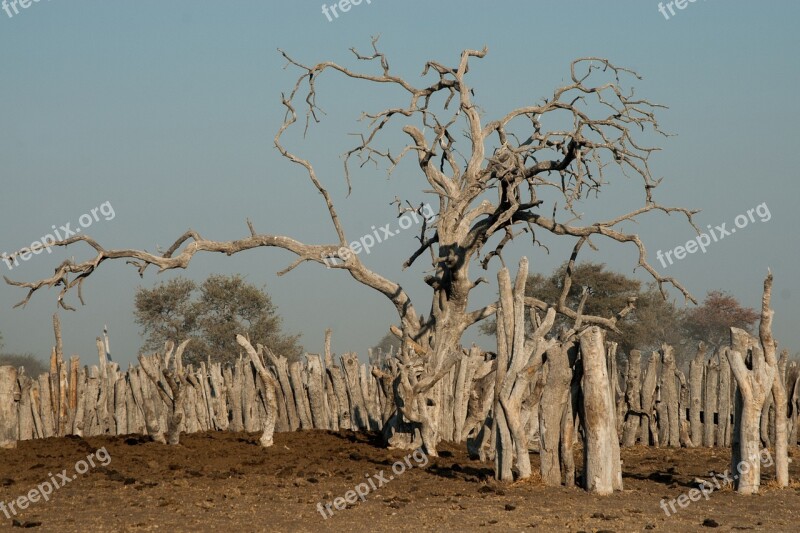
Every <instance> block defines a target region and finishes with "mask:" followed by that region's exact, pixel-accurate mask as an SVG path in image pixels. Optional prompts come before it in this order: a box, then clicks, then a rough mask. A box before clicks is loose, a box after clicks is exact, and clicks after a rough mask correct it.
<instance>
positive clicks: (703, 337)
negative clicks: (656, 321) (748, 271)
mask: <svg viewBox="0 0 800 533" xmlns="http://www.w3.org/2000/svg"><path fill="white" fill-rule="evenodd" d="M758 318H759V314H758V312H756V310H755V309H752V308H750V307H744V306H743V305H742V304H741V303H739V300H737V299H736V298H735V297H734V296H732V295H730V294H728V293H726V292H724V291H708V294H706V297H705V299H704V300H703V303H702V304H701V305H699V306H698V307H695V308H694V309H691V310H689V311H688V312H687V313H686V318H685V321H684V324H685V329H686V332H687V333H688V335H689V337H690V338H692V339H695V340H698V341H704V342H706V343H707V344H709V345H710V346H711V348H712V349H714V350H716V349H717V348H720V347H722V346H725V345H727V344H728V341H729V340H730V328H739V329H742V330H744V331H746V332H748V333H752V329H753V325H754V324H755V323H756V321H757V320H758Z"/></svg>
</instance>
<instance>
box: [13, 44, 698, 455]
mask: <svg viewBox="0 0 800 533" xmlns="http://www.w3.org/2000/svg"><path fill="white" fill-rule="evenodd" d="M376 41H377V40H374V41H373V43H372V51H371V52H370V53H369V54H366V55H364V54H361V53H359V52H358V51H356V50H355V49H354V50H353V52H354V55H355V60H356V62H357V63H358V64H366V65H367V66H374V67H376V68H375V70H374V71H361V70H359V69H356V68H348V67H346V66H342V65H339V64H337V63H333V62H323V63H318V64H315V65H310V66H307V65H304V64H302V63H300V62H299V61H297V60H295V59H294V58H292V57H290V56H289V55H288V54H286V53H285V52H281V53H282V54H283V56H284V57H285V58H286V60H287V62H288V65H289V66H290V67H291V68H294V69H296V70H298V71H299V73H300V74H299V77H298V79H297V81H296V83H295V84H294V86H293V87H292V88H291V90H290V91H289V92H288V93H286V94H284V95H283V96H282V100H281V103H282V105H283V107H284V108H285V110H286V114H285V119H284V122H283V124H282V125H281V127H280V129H279V131H278V133H277V134H276V136H275V139H274V143H275V146H276V148H277V149H278V151H279V153H280V154H281V155H282V156H283V157H284V158H285V159H286V160H287V161H288V162H290V163H292V164H295V165H298V166H299V168H300V169H301V170H302V171H303V173H304V174H306V175H307V177H308V179H309V181H310V184H311V185H312V186H313V189H314V192H315V193H319V197H320V198H321V199H322V201H323V202H324V207H325V209H326V210H327V213H328V215H329V218H330V221H331V224H332V226H333V229H334V231H335V233H336V240H335V242H332V243H329V244H313V245H312V244H306V243H303V242H300V241H298V240H296V239H293V238H291V237H288V236H281V235H273V234H265V233H259V232H257V231H256V229H255V227H254V225H253V224H252V223H250V221H248V229H249V234H247V235H245V236H243V237H242V238H239V239H235V240H229V241H214V240H210V239H207V238H204V237H203V236H202V235H201V234H200V233H199V232H197V231H195V230H192V229H190V230H188V231H186V232H185V233H184V234H183V235H181V236H180V237H178V239H177V240H175V242H174V243H173V244H172V246H170V247H169V248H168V249H167V250H166V251H164V252H163V253H161V252H159V253H150V252H147V251H143V250H136V249H124V248H123V249H109V248H106V247H104V246H103V245H101V244H100V243H99V242H97V241H96V240H95V239H93V238H91V237H90V236H89V235H86V234H83V233H82V234H80V235H75V236H72V237H70V238H68V239H64V240H61V241H57V242H54V243H52V244H51V247H52V246H69V245H73V244H77V243H80V244H85V245H88V246H89V247H91V248H92V249H93V251H94V256H93V257H91V258H89V259H87V260H85V261H82V262H79V261H75V260H72V259H67V260H65V261H63V262H62V263H61V264H60V265H58V267H57V268H56V269H55V272H54V274H53V275H52V276H51V277H49V278H46V279H42V280H39V281H34V282H19V281H12V280H7V282H8V283H10V284H12V285H16V286H18V287H23V288H26V289H28V294H27V296H26V297H25V299H24V300H23V301H22V302H20V305H22V304H24V303H26V302H28V301H29V300H30V298H31V297H32V295H33V294H34V293H35V292H36V291H38V290H39V289H42V288H45V287H55V286H59V285H60V286H61V291H60V294H59V297H58V303H59V305H61V306H62V307H63V308H65V309H72V307H71V306H69V304H68V303H67V301H68V299H67V298H66V296H67V293H69V292H70V291H72V290H73V289H78V296H79V297H80V290H79V289H80V287H81V285H82V283H83V282H84V281H85V280H86V279H87V278H88V277H89V276H91V275H92V274H94V273H95V272H97V271H98V269H100V267H101V265H102V264H103V263H105V262H106V261H109V260H121V261H126V262H127V263H130V264H132V265H134V266H135V267H136V268H137V269H138V272H139V274H140V275H143V274H144V272H145V271H146V269H147V268H148V267H149V266H154V267H156V268H157V269H158V270H159V271H160V272H163V271H167V270H172V269H177V268H181V269H183V268H186V267H188V266H189V264H190V262H191V260H192V259H193V257H194V256H195V254H197V253H200V252H210V253H224V254H227V255H233V254H237V253H240V252H243V251H246V250H251V249H254V248H260V247H276V248H281V249H284V250H287V251H289V252H291V253H293V254H295V255H296V256H297V258H296V260H295V261H294V262H293V263H292V264H291V265H289V266H288V267H287V268H286V269H284V270H283V271H281V272H280V273H279V274H285V273H287V272H289V271H291V270H293V269H294V268H295V267H297V266H298V265H300V264H302V263H304V262H307V261H308V262H315V263H318V264H320V265H326V266H328V267H330V269H331V270H332V271H334V272H336V271H344V272H347V273H349V275H350V276H351V277H352V278H353V279H354V280H355V281H356V282H358V283H361V284H363V285H365V286H367V287H369V288H371V289H374V290H376V291H378V292H380V293H381V294H383V295H384V296H385V297H386V298H387V299H388V300H389V301H390V302H391V304H392V305H393V306H394V307H395V309H396V311H397V313H398V319H399V328H398V330H399V332H400V335H401V337H402V339H403V349H402V350H401V351H400V354H399V355H400V357H399V358H400V359H401V361H400V363H401V364H400V365H399V366H398V368H397V371H398V372H399V373H400V374H402V373H406V375H405V376H402V375H400V374H399V375H397V376H395V377H397V378H399V379H400V382H401V383H402V386H399V387H395V388H394V393H395V394H396V395H397V394H401V393H402V394H404V395H405V397H404V398H399V397H396V398H395V401H394V405H395V409H396V411H395V416H392V417H390V418H389V419H388V421H387V422H386V425H387V426H390V427H389V428H388V429H389V431H385V432H384V433H385V434H393V435H396V434H397V433H398V432H401V431H410V429H409V428H411V427H412V426H413V425H414V424H417V425H418V426H421V433H422V434H424V435H427V437H428V438H427V440H426V442H425V446H426V448H427V451H428V452H429V453H435V447H436V444H437V439H438V437H437V435H438V428H436V427H435V425H436V424H437V423H438V422H437V421H438V420H440V419H441V416H440V410H441V405H439V404H438V403H437V398H438V397H439V396H440V395H441V394H440V393H441V390H440V385H439V383H438V381H439V379H440V378H441V377H443V376H445V375H448V372H449V368H448V365H451V366H452V365H453V364H454V363H455V361H456V360H458V359H460V358H462V357H464V356H465V355H464V353H465V351H464V350H462V348H461V347H460V341H461V337H462V334H463V333H464V331H465V330H466V329H467V328H469V327H471V326H472V325H474V324H476V323H478V322H480V321H481V320H484V319H486V318H488V317H490V316H492V315H493V314H494V313H495V311H496V309H497V307H498V305H497V303H492V304H489V305H487V306H484V307H479V308H477V309H471V308H470V305H469V303H470V298H469V297H470V294H471V292H472V290H473V289H474V288H475V287H476V286H477V285H478V284H479V283H480V282H482V281H485V279H484V278H478V279H474V278H473V277H472V276H471V275H470V270H469V269H470V267H471V266H472V264H473V263H479V264H480V266H481V267H482V268H484V269H488V267H489V263H490V262H491V260H492V259H493V258H495V257H497V258H502V252H503V249H504V247H505V246H506V245H507V244H508V243H509V242H510V241H511V240H512V239H513V238H514V237H515V236H519V235H520V231H515V230H517V229H519V230H521V232H522V233H528V235H529V236H530V237H531V238H532V240H533V243H534V244H540V243H541V241H540V239H541V238H542V235H548V236H553V237H572V238H575V239H577V244H576V246H575V248H574V250H573V255H576V254H577V252H578V251H579V250H580V249H581V247H582V246H583V244H585V243H587V242H589V239H590V238H595V240H597V241H600V240H602V239H604V238H605V239H609V240H611V241H613V242H616V243H630V244H632V245H633V246H635V247H636V250H637V251H638V262H637V264H638V266H640V267H642V268H643V269H644V270H645V271H646V272H648V273H649V274H650V275H651V276H652V277H653V278H654V279H655V281H656V282H657V283H658V285H659V287H660V288H661V290H662V293H663V292H664V291H665V288H664V285H665V284H671V285H673V286H674V287H677V288H678V289H679V290H680V291H681V292H682V293H683V294H684V296H685V297H686V298H688V299H689V300H691V301H694V299H693V298H692V297H691V296H690V295H689V293H688V291H687V290H686V289H685V288H684V287H683V286H682V285H681V284H680V283H679V282H678V281H676V280H674V279H673V278H671V277H664V276H661V275H660V274H659V273H658V272H657V271H656V270H655V269H654V268H653V267H652V266H651V265H650V263H649V262H648V260H647V251H646V249H645V246H644V244H643V242H642V241H641V239H640V238H639V237H638V235H636V234H632V233H626V232H625V231H623V230H622V229H621V228H620V226H621V225H623V224H627V223H630V222H631V221H634V220H636V219H638V218H639V217H641V216H642V215H646V214H651V213H656V212H660V213H666V214H674V213H678V214H681V215H683V216H684V217H686V219H687V220H688V222H689V223H691V224H692V225H693V226H694V224H693V222H692V215H693V214H694V213H695V211H691V210H688V209H684V208H680V207H667V206H662V205H660V204H658V203H657V202H656V201H655V199H654V197H653V191H654V190H655V189H656V187H657V186H658V185H659V182H660V179H655V178H653V176H652V174H651V171H650V167H649V160H650V156H651V154H652V153H653V152H654V151H655V150H657V148H654V147H648V146H645V145H643V144H642V143H641V142H640V141H639V140H637V139H636V137H635V134H636V133H637V132H638V131H646V132H649V131H653V132H655V133H657V134H661V133H663V132H662V131H661V130H660V128H659V125H658V122H657V120H656V116H655V111H656V110H657V109H658V107H660V106H658V105H656V104H652V103H650V102H648V101H647V100H646V99H643V98H641V97H639V96H638V95H634V93H633V90H631V89H629V88H628V87H627V86H626V84H625V83H624V82H623V79H625V78H628V77H633V78H637V77H638V75H637V74H636V73H635V72H632V71H630V70H628V69H625V68H621V67H618V66H616V65H614V64H612V63H611V62H609V61H608V60H606V59H603V58H594V57H589V58H580V59H577V60H575V61H573V62H572V63H571V65H570V71H569V75H568V82H567V84H566V85H564V86H562V87H559V88H557V89H556V90H555V91H554V92H553V94H552V96H550V97H549V98H545V99H543V100H542V101H541V102H540V103H538V104H531V105H526V106H523V107H520V108H517V109H513V110H511V111H509V112H508V113H507V114H505V115H503V116H501V117H499V118H496V119H494V120H485V118H484V116H483V115H482V113H481V111H480V108H479V107H478V105H477V104H476V102H475V101H474V100H473V98H474V96H475V95H474V90H473V89H472V88H471V86H470V83H469V80H468V73H469V71H470V68H474V66H473V65H471V62H473V61H474V60H478V59H481V58H484V57H485V56H486V54H487V50H486V49H483V50H464V51H463V52H462V53H461V55H460V58H459V59H458V61H457V62H456V63H455V64H454V65H445V64H443V63H440V62H437V61H428V62H426V63H425V65H424V68H423V72H422V79H421V81H420V84H419V85H415V84H414V83H412V82H411V81H409V80H406V79H405V78H403V77H400V76H398V75H396V74H395V73H394V72H393V71H392V70H391V68H390V66H389V61H388V59H387V57H386V56H385V55H384V54H383V53H381V52H380V51H379V50H378V48H377V43H376ZM328 74H338V75H341V76H343V77H344V78H345V79H347V80H350V81H353V82H358V83H360V84H363V85H365V86H366V87H367V90H373V91H378V90H379V89H384V88H385V89H387V90H389V91H392V92H391V93H390V94H391V95H397V94H398V93H400V94H403V95H405V97H406V98H407V99H406V100H405V101H404V102H401V103H399V104H398V103H393V105H390V106H389V107H387V108H386V109H383V110H380V111H375V112H366V113H364V115H363V118H364V119H365V123H366V126H365V131H363V132H362V134H361V135H360V136H359V137H357V138H358V139H359V140H358V141H357V144H356V146H354V147H353V148H352V149H351V150H349V151H347V152H346V154H345V157H344V166H345V168H344V174H345V178H346V182H347V186H348V187H349V184H350V177H351V167H353V163H354V161H356V160H358V162H359V163H360V167H359V168H361V167H363V166H364V165H366V164H367V163H376V164H377V163H386V166H387V167H388V169H387V170H388V171H389V172H391V171H392V170H394V169H395V168H396V167H397V165H399V164H400V162H401V161H402V160H403V159H405V158H406V157H407V156H410V157H411V158H413V160H414V161H415V162H416V165H417V166H418V168H419V171H420V172H421V174H422V176H423V177H424V189H425V192H426V193H427V194H432V195H434V201H433V202H432V204H433V205H434V207H433V208H432V209H431V211H432V212H431V213H430V215H431V216H428V214H427V213H423V207H424V206H421V205H420V206H416V204H412V203H411V202H407V203H406V204H401V203H400V202H398V204H397V206H398V209H399V210H400V214H401V215H404V216H415V217H418V220H420V234H419V246H418V247H417V249H416V250H415V251H413V253H411V254H410V256H409V258H408V259H407V260H406V261H405V263H404V264H403V267H404V268H408V267H411V266H412V265H413V264H414V263H416V261H417V260H418V259H419V258H420V257H423V256H425V255H426V254H427V255H429V258H430V262H431V263H430V264H431V267H432V272H431V274H430V275H427V276H425V277H424V282H425V283H426V284H427V285H428V286H429V287H430V290H431V292H432V295H431V305H430V310H429V312H428V314H427V315H426V316H423V315H422V314H420V313H419V312H418V311H417V307H416V306H415V305H414V304H413V303H412V300H411V298H410V296H409V294H408V293H407V292H406V290H405V289H404V288H403V287H401V286H400V285H399V284H398V283H396V282H394V281H392V280H391V279H389V278H387V277H385V276H383V275H381V274H379V273H377V272H375V271H373V270H371V269H370V268H368V267H367V266H366V265H365V264H364V263H363V262H362V259H361V257H362V256H360V255H358V254H357V253H353V251H352V249H351V248H350V243H351V240H350V239H348V238H347V236H346V234H345V231H344V228H343V224H342V222H341V219H340V216H339V213H338V212H337V210H336V208H335V207H334V203H333V200H332V196H331V195H330V194H329V192H328V189H327V188H326V186H324V185H323V180H322V179H321V178H320V177H319V176H318V174H317V172H316V170H315V168H314V166H313V165H312V163H311V162H310V160H308V159H305V158H303V157H301V156H299V155H296V154H295V153H294V152H292V151H290V150H289V148H287V147H286V146H285V144H284V134H285V133H286V132H287V131H289V130H290V129H291V130H294V129H296V128H297V126H296V124H297V123H298V107H303V110H304V111H305V113H304V114H305V121H304V122H305V126H306V127H308V126H310V125H311V123H312V122H316V121H318V120H319V119H320V117H322V115H323V113H322V110H321V109H320V107H318V105H319V102H320V101H321V97H320V95H319V94H318V92H317V87H318V84H317V81H318V80H319V79H320V78H323V77H325V76H327V75H328ZM361 94H362V96H364V95H366V92H362V93H361ZM371 98H372V95H370V99H371ZM364 99H365V100H366V98H364ZM303 110H301V113H302V112H303ZM553 121H555V123H563V124H568V125H569V126H568V127H566V128H565V129H563V130H547V129H545V128H544V127H543V124H545V123H547V124H550V123H553ZM459 129H461V130H463V131H464V136H463V137H460V136H457V135H454V133H455V132H457V131H458V130H459ZM399 132H402V133H403V134H404V137H403V138H404V139H406V140H407V142H406V143H405V144H403V145H402V146H392V145H391V143H392V142H394V140H395V139H397V135H393V133H399ZM384 143H386V144H388V145H384ZM612 169H616V171H617V173H620V174H625V175H627V176H634V177H636V178H638V179H639V180H640V181H641V186H642V188H643V191H644V193H645V194H644V202H643V205H642V206H641V207H638V208H637V209H634V210H633V211H630V212H628V213H623V214H620V215H619V216H616V217H613V218H611V219H607V220H593V221H588V222H587V223H585V224H584V225H579V224H575V223H573V222H574V221H575V220H578V219H580V218H581V216H579V213H578V212H577V209H576V206H577V205H578V204H579V203H580V202H582V201H583V200H585V199H587V198H589V197H596V196H599V194H600V193H601V192H602V191H603V190H605V189H606V188H605V187H604V185H605V184H606V183H608V181H609V180H610V179H611V177H612V173H611V172H610V171H611V170H612ZM545 191H548V192H554V193H555V194H556V195H557V196H558V198H555V197H551V196H550V195H545V194H544V192H545ZM545 197H547V198H548V200H547V202H546V201H545ZM403 205H405V207H403ZM695 228H696V226H695ZM696 229H697V228H696ZM698 231H699V230H698ZM494 236H499V237H500V239H499V240H498V239H495V240H493V241H492V242H496V243H497V245H496V247H494V248H493V249H492V248H489V249H487V243H488V242H489V241H490V240H491V239H492V238H493V237H494ZM590 245H591V246H596V245H597V243H596V242H592V243H590ZM13 255H14V254H12V257H13ZM566 285H567V284H565V286H566ZM566 298H567V292H564V293H563V294H562V295H561V297H560V298H559V301H557V302H543V301H540V300H538V299H535V298H531V297H528V298H526V305H528V306H530V307H535V308H537V309H539V310H540V311H545V310H546V309H547V308H548V307H550V305H551V304H552V305H553V307H554V308H555V311H556V312H557V313H559V314H561V315H564V316H566V317H568V318H571V319H573V320H574V319H575V318H576V316H577V315H576V311H575V310H574V309H571V308H570V307H569V306H568V305H567V304H566ZM628 310H630V309H628ZM614 318H615V317H593V316H586V317H584V322H585V323H586V324H587V325H597V326H601V327H605V328H607V329H611V330H615V329H616V326H615V325H614ZM412 347H419V348H421V350H419V351H417V350H415V349H413V348H412ZM412 422H413V423H412ZM406 445H407V446H413V445H415V443H414V439H411V438H408V439H406Z"/></svg>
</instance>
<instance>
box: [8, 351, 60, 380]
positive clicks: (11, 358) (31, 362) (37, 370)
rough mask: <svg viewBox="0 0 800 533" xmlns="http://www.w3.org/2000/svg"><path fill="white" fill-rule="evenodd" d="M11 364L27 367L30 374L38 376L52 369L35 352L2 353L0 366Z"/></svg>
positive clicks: (26, 369)
mask: <svg viewBox="0 0 800 533" xmlns="http://www.w3.org/2000/svg"><path fill="white" fill-rule="evenodd" d="M6 365H10V366H13V367H15V368H19V367H21V366H22V367H25V373H26V374H28V375H29V376H34V377H35V376H38V375H39V374H44V373H46V372H49V371H50V368H49V367H47V366H45V364H44V362H43V361H42V360H41V359H39V358H38V357H36V356H35V355H33V354H29V353H25V354H15V353H0V366H6Z"/></svg>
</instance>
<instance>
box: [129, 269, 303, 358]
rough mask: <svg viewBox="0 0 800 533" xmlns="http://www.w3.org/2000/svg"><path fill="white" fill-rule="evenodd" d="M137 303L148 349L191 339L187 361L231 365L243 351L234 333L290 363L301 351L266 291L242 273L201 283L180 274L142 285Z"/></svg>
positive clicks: (209, 279) (186, 356)
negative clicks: (271, 351) (219, 362)
mask: <svg viewBox="0 0 800 533" xmlns="http://www.w3.org/2000/svg"><path fill="white" fill-rule="evenodd" d="M135 302H136V303H135V305H136V309H135V311H134V316H135V318H136V323H137V324H139V326H141V328H142V333H144V334H146V335H147V338H146V342H145V344H144V346H142V351H145V352H152V351H157V350H158V349H159V348H160V347H162V346H164V343H165V342H167V341H168V340H171V339H187V338H190V337H191V341H190V342H189V345H188V346H187V347H186V352H185V353H184V356H183V359H184V361H185V362H186V363H187V364H195V363H198V362H200V361H205V360H207V359H210V360H212V361H221V362H223V363H228V362H231V361H235V360H236V358H237V356H238V354H239V352H240V351H241V350H242V349H241V347H240V345H239V344H237V342H236V335H237V334H238V333H243V334H245V335H247V338H248V339H250V341H251V342H253V343H255V344H259V343H260V344H264V345H267V346H269V347H270V348H271V349H272V350H273V351H275V352H277V353H279V354H281V355H283V356H285V357H287V358H288V359H289V360H290V361H295V360H298V359H300V357H301V355H302V351H303V348H302V346H300V345H299V343H298V339H299V335H287V334H284V333H283V331H282V328H281V317H280V316H279V315H278V313H277V307H276V306H275V305H273V303H272V299H271V298H270V296H269V294H267V292H266V290H265V289H264V288H261V287H257V286H255V285H253V284H252V283H248V282H247V281H246V280H245V279H244V278H243V277H241V276H239V275H231V276H225V275H219V274H215V275H211V276H209V277H208V278H207V279H206V280H205V281H203V283H202V284H200V285H199V286H198V285H197V284H196V283H195V282H194V281H191V280H188V279H185V278H182V277H178V278H175V279H171V280H169V281H167V282H165V283H160V284H158V285H156V286H155V287H153V288H149V289H148V288H144V287H139V288H138V289H137V290H136V297H135Z"/></svg>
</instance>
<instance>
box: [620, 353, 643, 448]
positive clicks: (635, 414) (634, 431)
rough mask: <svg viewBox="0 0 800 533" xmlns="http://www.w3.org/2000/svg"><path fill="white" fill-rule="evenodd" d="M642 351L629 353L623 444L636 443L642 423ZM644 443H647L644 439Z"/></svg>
mask: <svg viewBox="0 0 800 533" xmlns="http://www.w3.org/2000/svg"><path fill="white" fill-rule="evenodd" d="M641 378H642V352H640V351H639V350H631V352H630V353H629V354H628V372H627V375H626V376H625V404H626V413H625V423H624V425H623V428H622V446H633V445H635V444H636V436H637V435H638V433H639V426H640V425H641V423H642V416H641V414H640V413H641V412H642V398H641V394H642V381H641ZM642 444H645V445H647V441H646V440H644V441H643V442H642Z"/></svg>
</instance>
